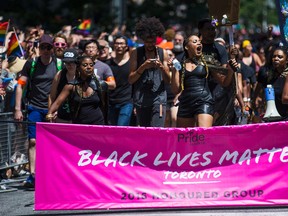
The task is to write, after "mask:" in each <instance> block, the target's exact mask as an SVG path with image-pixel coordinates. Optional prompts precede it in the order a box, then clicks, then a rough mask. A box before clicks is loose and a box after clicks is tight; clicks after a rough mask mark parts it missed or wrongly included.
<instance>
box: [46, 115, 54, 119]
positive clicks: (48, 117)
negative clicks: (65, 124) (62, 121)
mask: <svg viewBox="0 0 288 216" xmlns="http://www.w3.org/2000/svg"><path fill="white" fill-rule="evenodd" d="M53 117H54V116H53V114H47V115H46V119H47V120H50V119H52V118H53Z"/></svg>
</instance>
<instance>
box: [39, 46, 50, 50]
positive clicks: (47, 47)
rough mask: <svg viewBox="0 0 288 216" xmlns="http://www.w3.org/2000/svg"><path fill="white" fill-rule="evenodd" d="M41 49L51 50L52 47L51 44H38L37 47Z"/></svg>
mask: <svg viewBox="0 0 288 216" xmlns="http://www.w3.org/2000/svg"><path fill="white" fill-rule="evenodd" d="M39 48H40V49H41V50H45V49H46V50H51V49H52V48H53V47H52V46H51V45H40V47H39Z"/></svg>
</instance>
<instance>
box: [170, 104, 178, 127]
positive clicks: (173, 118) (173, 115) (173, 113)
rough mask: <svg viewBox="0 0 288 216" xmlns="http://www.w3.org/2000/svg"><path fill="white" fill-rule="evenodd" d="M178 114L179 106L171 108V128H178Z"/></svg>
mask: <svg viewBox="0 0 288 216" xmlns="http://www.w3.org/2000/svg"><path fill="white" fill-rule="evenodd" d="M177 112H178V106H174V105H173V106H171V108H170V115H171V127H176V122H177Z"/></svg>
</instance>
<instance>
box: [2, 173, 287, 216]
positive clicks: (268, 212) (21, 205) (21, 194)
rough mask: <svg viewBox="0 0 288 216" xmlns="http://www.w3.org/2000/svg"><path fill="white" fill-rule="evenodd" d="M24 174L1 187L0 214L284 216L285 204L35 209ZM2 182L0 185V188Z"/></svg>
mask: <svg viewBox="0 0 288 216" xmlns="http://www.w3.org/2000/svg"><path fill="white" fill-rule="evenodd" d="M25 178H26V176H22V177H19V178H17V179H12V180H10V182H9V183H8V184H5V187H6V188H7V189H6V190H3V189H2V190H0V203H1V207H0V215H1V216H2V215H3V216H18V215H19V216H20V215H21V216H28V215H98V216H104V215H110V216H116V215H120V216H131V215H139V216H142V215H148V216H153V215H160V216H161V215H162V216H168V215H169V216H172V215H173V216H175V215H178V216H188V215H189V216H190V215H192V216H196V215H197V216H250V215H251V216H287V215H288V207H278V208H270V207H269V208H255V207H254V208H226V209H223V208H216V209H202V208H201V209H199V208H198V209H163V210H159V209H149V210H82V211H80V210H77V211H37V212H36V211H34V210H33V208H34V191H33V190H27V189H25V188H23V186H22V180H24V179H25ZM3 185H4V184H1V186H2V187H3Z"/></svg>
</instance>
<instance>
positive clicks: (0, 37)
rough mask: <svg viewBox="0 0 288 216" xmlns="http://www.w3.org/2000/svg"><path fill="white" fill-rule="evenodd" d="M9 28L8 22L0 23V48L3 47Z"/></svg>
mask: <svg viewBox="0 0 288 216" xmlns="http://www.w3.org/2000/svg"><path fill="white" fill-rule="evenodd" d="M8 28H9V22H4V23H0V46H5V38H6V34H7V31H8Z"/></svg>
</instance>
